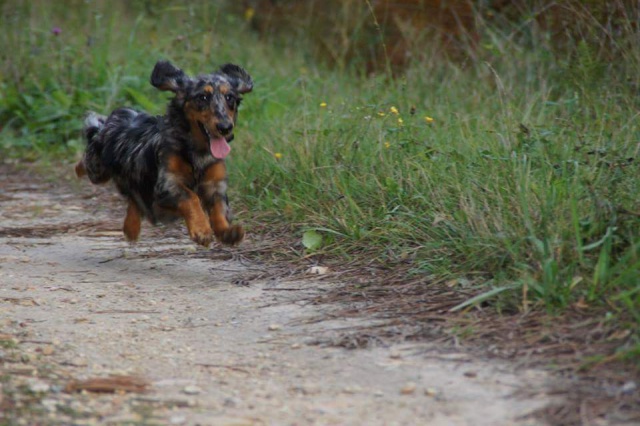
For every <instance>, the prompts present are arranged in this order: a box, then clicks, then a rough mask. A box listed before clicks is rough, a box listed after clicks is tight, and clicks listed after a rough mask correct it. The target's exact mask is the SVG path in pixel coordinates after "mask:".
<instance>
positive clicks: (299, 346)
mask: <svg viewBox="0 0 640 426" xmlns="http://www.w3.org/2000/svg"><path fill="white" fill-rule="evenodd" d="M301 347H302V345H301V344H300V343H294V344H293V345H291V349H300V348H301Z"/></svg>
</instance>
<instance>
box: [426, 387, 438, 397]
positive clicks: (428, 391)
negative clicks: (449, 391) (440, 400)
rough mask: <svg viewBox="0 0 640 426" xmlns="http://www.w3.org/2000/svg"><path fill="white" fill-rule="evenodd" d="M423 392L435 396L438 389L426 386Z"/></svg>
mask: <svg viewBox="0 0 640 426" xmlns="http://www.w3.org/2000/svg"><path fill="white" fill-rule="evenodd" d="M424 394H425V395H426V396H436V395H437V394H438V391H436V390H435V389H434V388H426V389H425V390H424Z"/></svg>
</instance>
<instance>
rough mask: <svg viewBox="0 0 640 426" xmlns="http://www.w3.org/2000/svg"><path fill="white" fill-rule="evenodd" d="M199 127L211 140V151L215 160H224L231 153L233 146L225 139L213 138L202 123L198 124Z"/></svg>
mask: <svg viewBox="0 0 640 426" xmlns="http://www.w3.org/2000/svg"><path fill="white" fill-rule="evenodd" d="M198 126H200V131H201V132H202V133H203V134H204V135H205V136H206V137H207V139H209V150H210V151H211V155H213V158H216V159H218V160H223V159H224V158H225V157H226V156H227V155H229V152H231V146H229V143H228V142H227V140H226V139H225V138H224V137H217V138H216V137H213V136H211V133H209V131H208V130H207V128H206V127H204V125H203V124H202V123H200V122H198Z"/></svg>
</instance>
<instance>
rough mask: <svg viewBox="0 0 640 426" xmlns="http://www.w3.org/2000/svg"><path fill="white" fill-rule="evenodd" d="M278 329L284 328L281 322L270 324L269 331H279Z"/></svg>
mask: <svg viewBox="0 0 640 426" xmlns="http://www.w3.org/2000/svg"><path fill="white" fill-rule="evenodd" d="M278 330H282V326H281V325H279V324H271V325H270V326H269V331H278Z"/></svg>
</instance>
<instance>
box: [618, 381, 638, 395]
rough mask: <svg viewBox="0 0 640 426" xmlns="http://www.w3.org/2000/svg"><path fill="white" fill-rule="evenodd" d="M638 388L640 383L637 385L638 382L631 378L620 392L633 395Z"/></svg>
mask: <svg viewBox="0 0 640 426" xmlns="http://www.w3.org/2000/svg"><path fill="white" fill-rule="evenodd" d="M637 389H638V385H636V382H634V381H633V380H630V381H628V382H626V383H625V384H623V385H622V386H621V387H620V393H622V394H624V395H631V394H632V393H634V392H635V391H636V390H637Z"/></svg>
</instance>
